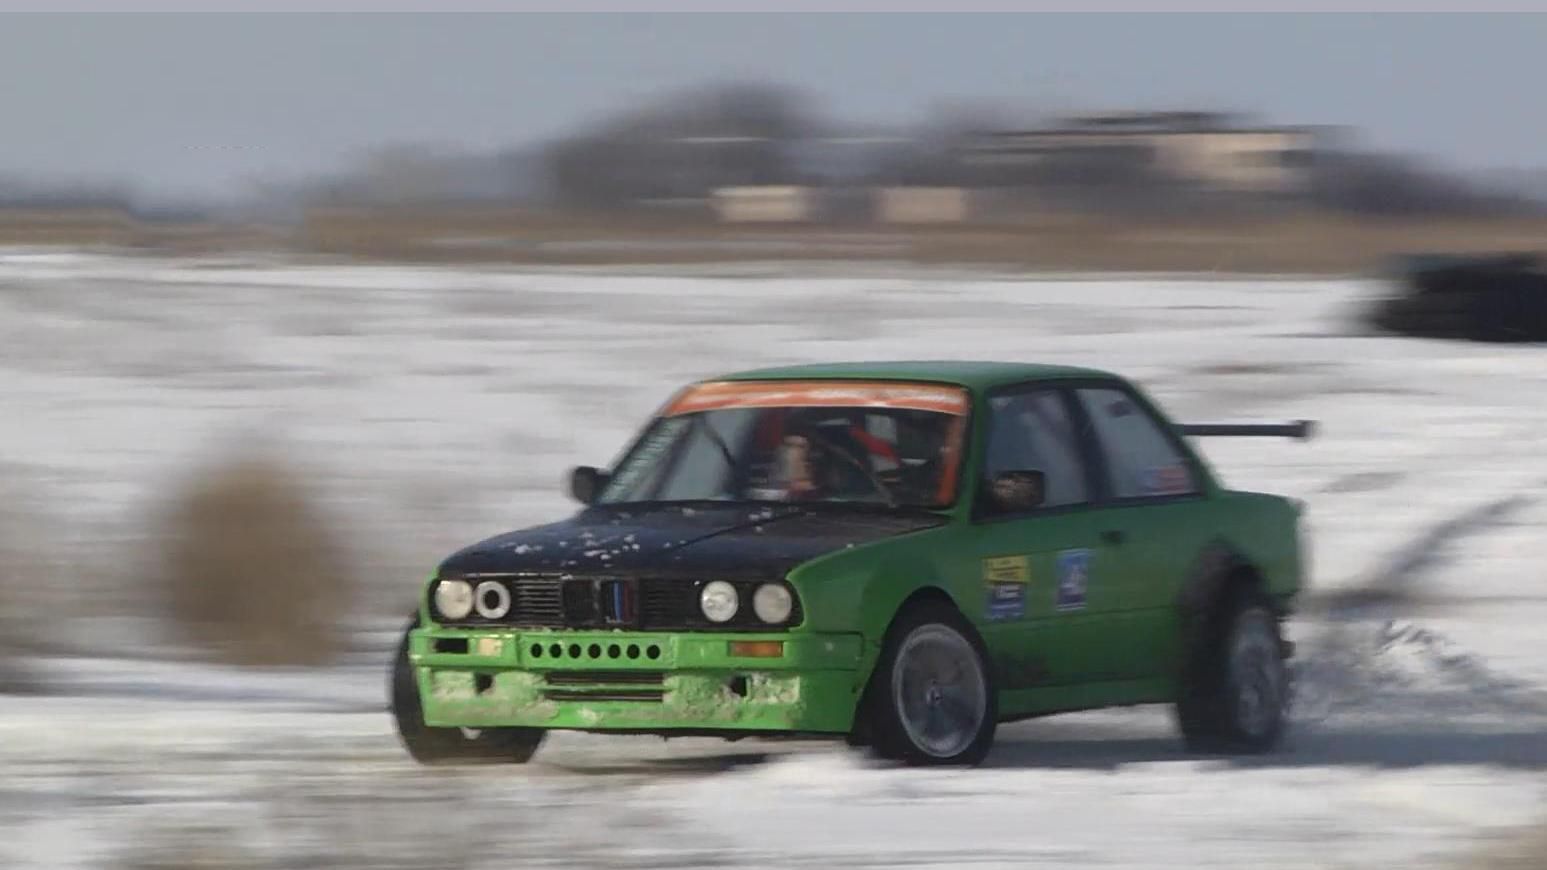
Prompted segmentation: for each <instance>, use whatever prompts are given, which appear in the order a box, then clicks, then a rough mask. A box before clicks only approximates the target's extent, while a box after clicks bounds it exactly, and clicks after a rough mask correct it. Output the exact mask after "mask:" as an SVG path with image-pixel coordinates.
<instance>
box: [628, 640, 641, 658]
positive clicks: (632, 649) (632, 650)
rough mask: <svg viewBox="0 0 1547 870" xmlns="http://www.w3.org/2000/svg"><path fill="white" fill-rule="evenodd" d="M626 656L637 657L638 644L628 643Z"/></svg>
mask: <svg viewBox="0 0 1547 870" xmlns="http://www.w3.org/2000/svg"><path fill="white" fill-rule="evenodd" d="M628 657H629V658H631V659H637V658H639V644H637V643H631V644H629V645H628Z"/></svg>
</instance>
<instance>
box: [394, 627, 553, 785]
mask: <svg viewBox="0 0 1547 870" xmlns="http://www.w3.org/2000/svg"><path fill="white" fill-rule="evenodd" d="M418 625H419V620H418V618H417V617H416V618H415V619H414V620H413V621H412V622H410V623H409V624H408V628H407V629H406V630H404V632H403V639H402V641H400V642H399V643H398V649H397V657H396V658H395V659H394V660H393V663H392V719H393V722H394V723H395V724H396V725H397V733H398V739H400V740H401V741H402V742H403V748H404V749H406V750H408V754H409V756H410V757H412V758H413V759H414V760H415V761H417V762H419V763H420V764H525V763H526V762H528V761H531V760H532V756H533V755H534V754H535V753H536V752H537V747H538V746H540V745H541V744H542V742H543V736H544V735H545V734H546V732H545V731H543V730H542V729H541V728H481V729H471V728H432V727H430V726H429V725H426V724H424V708H423V706H422V705H421V704H420V701H419V686H418V683H417V681H416V680H415V679H414V669H413V664H412V663H411V662H410V661H409V660H408V633H409V632H410V631H412V630H413V629H415V628H416V627H418Z"/></svg>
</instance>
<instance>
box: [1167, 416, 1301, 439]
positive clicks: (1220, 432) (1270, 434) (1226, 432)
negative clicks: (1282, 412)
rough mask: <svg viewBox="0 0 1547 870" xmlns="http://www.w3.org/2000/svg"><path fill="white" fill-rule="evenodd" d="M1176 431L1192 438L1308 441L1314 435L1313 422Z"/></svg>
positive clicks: (1222, 425)
mask: <svg viewBox="0 0 1547 870" xmlns="http://www.w3.org/2000/svg"><path fill="white" fill-rule="evenodd" d="M1176 428H1177V431H1179V432H1181V433H1182V434H1183V435H1188V436H1191V437H1194V438H1200V437H1201V438H1293V439H1295V440H1297V441H1309V440H1311V438H1312V437H1314V436H1315V435H1316V421H1315V420H1295V421H1294V422H1292V423H1181V424H1179V425H1177V427H1176Z"/></svg>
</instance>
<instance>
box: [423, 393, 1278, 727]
mask: <svg viewBox="0 0 1547 870" xmlns="http://www.w3.org/2000/svg"><path fill="white" fill-rule="evenodd" d="M715 380H717V381H868V382H875V381H899V382H906V383H915V384H916V383H931V384H942V385H951V386H956V387H961V388H964V389H965V390H967V391H968V394H969V395H970V401H971V411H970V414H969V415H968V419H969V422H968V424H967V428H966V437H965V443H964V445H963V450H962V457H961V471H960V475H959V479H960V485H959V487H958V493H957V497H956V499H955V501H954V503H953V504H952V505H950V506H948V507H946V508H943V509H940V510H935V511H930V512H928V513H927V515H925V516H923V517H922V518H920V519H919V520H918V521H917V522H914V523H913V524H912V525H910V526H908V527H906V528H905V529H902V530H899V531H897V532H896V533H891V534H886V535H882V536H875V537H871V538H870V539H868V540H861V541H856V542H852V543H849V544H847V545H841V546H837V547H835V548H832V549H829V550H827V551H825V552H821V553H819V554H816V555H814V556H812V557H810V558H805V559H802V560H800V561H798V563H796V564H793V565H791V566H789V567H787V568H786V569H783V570H782V571H781V572H780V574H781V576H782V579H783V580H784V581H785V582H787V584H788V586H789V587H790V588H791V589H792V590H793V592H794V594H795V596H796V600H797V601H798V603H799V604H798V606H799V610H800V613H801V618H800V620H799V622H798V624H795V625H793V626H792V627H789V628H787V629H782V630H767V631H747V630H737V631H716V630H713V629H712V628H710V629H704V628H699V629H693V630H682V631H640V630H630V629H612V630H606V629H600V630H599V629H594V628H588V629H581V628H574V629H568V628H541V629H533V628H515V627H498V626H482V627H480V626H456V625H450V624H444V623H443V622H437V621H436V615H435V611H434V609H433V607H432V605H431V598H430V592H431V588H432V586H433V584H434V582H435V579H436V578H435V577H432V578H431V580H430V583H429V584H427V585H426V587H425V594H424V596H423V597H422V602H421V611H420V614H419V627H418V628H416V629H414V630H413V631H411V633H410V638H409V660H410V662H411V664H412V667H413V669H414V673H415V676H416V679H417V681H418V686H419V692H420V699H421V702H422V706H423V712H424V720H425V722H426V724H428V725H431V726H464V727H491V726H529V727H538V728H551V729H579V730H588V731H619V732H650V733H663V734H669V733H675V732H707V733H722V734H726V735H728V736H731V735H734V734H737V733H743V734H744V733H753V732H756V733H779V732H788V733H797V734H830V735H839V734H844V733H847V732H849V731H850V730H851V729H852V728H853V727H854V726H855V724H856V711H857V709H858V707H859V703H860V699H861V696H862V694H863V693H864V691H865V688H866V685H867V682H868V681H869V679H870V676H871V672H872V670H873V669H874V667H875V666H876V663H877V660H878V658H879V657H880V654H881V651H882V646H883V642H884V640H885V638H886V634H887V629H888V627H889V626H890V625H891V623H892V621H893V619H894V618H895V617H896V616H897V614H898V612H899V611H900V610H901V609H902V608H903V607H904V606H905V605H906V604H907V603H908V602H910V601H911V600H914V599H918V598H931V599H934V600H937V601H949V602H950V603H951V604H952V605H954V607H955V608H956V609H957V610H959V611H960V613H961V614H962V615H963V616H964V617H965V618H966V619H967V620H968V621H969V622H970V623H971V624H972V626H973V627H974V628H975V629H976V630H977V632H978V633H979V635H980V636H981V638H982V640H983V642H984V645H985V648H986V650H987V653H988V658H989V662H988V664H989V666H990V667H991V669H992V672H993V674H994V679H995V682H996V684H997V689H998V692H999V703H998V710H999V718H1000V719H1001V720H1013V719H1018V718H1025V717H1030V716H1038V715H1045V714H1049V713H1056V712H1061V711H1071V710H1080V709H1090V708H1096V707H1104V706H1116V705H1129V704H1141V703H1157V702H1166V701H1171V700H1174V699H1175V698H1176V696H1177V693H1178V691H1179V681H1180V679H1181V672H1182V668H1183V662H1184V658H1185V655H1184V654H1185V647H1186V642H1187V633H1188V631H1189V627H1190V625H1191V624H1192V622H1191V621H1192V620H1193V619H1194V618H1195V616H1196V615H1197V614H1198V613H1199V612H1201V611H1202V610H1204V609H1206V608H1207V607H1208V606H1209V602H1210V601H1212V600H1214V598H1215V597H1216V596H1217V595H1218V594H1219V593H1220V590H1221V589H1222V588H1223V587H1225V586H1227V585H1228V584H1233V583H1249V584H1252V585H1253V586H1254V588H1255V589H1256V590H1257V591H1258V592H1259V593H1261V594H1262V595H1263V596H1264V598H1265V599H1267V600H1269V601H1271V602H1272V603H1273V605H1274V606H1275V607H1276V609H1277V610H1278V612H1279V613H1280V615H1281V616H1287V615H1288V614H1289V613H1290V611H1291V606H1292V603H1293V601H1294V599H1295V596H1296V595H1297V594H1298V593H1299V591H1300V587H1301V584H1302V574H1303V570H1304V566H1303V565H1302V541H1301V534H1300V508H1299V506H1298V504H1297V503H1295V502H1293V501H1291V500H1289V499H1286V498H1282V497H1279V496H1274V495H1267V494H1260V493H1250V492H1239V491H1233V490H1229V489H1226V488H1225V487H1224V486H1223V485H1222V484H1221V483H1220V481H1219V480H1218V479H1217V477H1216V476H1215V474H1214V473H1213V472H1212V470H1211V469H1210V468H1209V467H1208V465H1207V464H1206V463H1205V461H1204V460H1203V458H1202V457H1201V456H1200V455H1199V454H1198V453H1197V452H1196V451H1195V450H1194V449H1193V448H1192V446H1191V445H1190V444H1189V443H1188V442H1187V440H1186V439H1185V438H1184V437H1183V435H1182V434H1181V432H1180V431H1179V430H1178V429H1177V428H1176V426H1175V425H1174V424H1173V423H1171V422H1170V421H1169V419H1168V418H1167V417H1166V416H1165V415H1164V413H1163V412H1161V411H1160V410H1159V409H1158V408H1157V407H1156V406H1155V404H1154V403H1153V402H1152V401H1150V399H1149V398H1148V397H1147V396H1145V395H1144V393H1143V392H1142V391H1141V390H1140V389H1138V388H1137V387H1136V386H1134V385H1133V384H1132V383H1130V382H1129V381H1127V380H1126V379H1124V378H1121V377H1119V376H1117V375H1114V374H1111V373H1108V372H1103V371H1098V370H1093V369H1082V368H1070V367H1059V366H1041V365H1029V364H1014V363H968V362H906V363H871V364H834V365H815V366H795V367H789V368H777V369H765V370H759V371H749V372H741V373H737V374H733V375H728V376H726V377H722V378H718V379H715ZM1030 389H1064V390H1071V391H1072V390H1075V389H1116V390H1120V391H1123V393H1124V394H1126V395H1127V396H1129V397H1130V398H1131V399H1132V400H1133V401H1134V402H1135V403H1136V404H1137V405H1138V406H1139V407H1140V408H1142V409H1143V410H1144V411H1146V412H1147V413H1148V414H1150V415H1152V417H1153V418H1154V419H1155V420H1156V421H1157V423H1158V425H1159V426H1161V427H1163V428H1164V430H1165V431H1166V433H1167V436H1168V437H1169V438H1170V439H1172V440H1173V441H1174V445H1175V447H1176V449H1177V451H1179V454H1180V455H1181V457H1182V458H1183V461H1184V462H1185V464H1186V466H1187V467H1188V468H1189V469H1190V471H1191V482H1192V485H1191V486H1190V487H1189V488H1188V489H1189V492H1187V493H1183V494H1176V495H1168V496H1165V497H1155V498H1134V499H1127V500H1123V499H1116V498H1111V497H1105V498H1098V499H1096V500H1094V501H1092V502H1089V503H1085V504H1080V505H1076V506H1068V507H1051V508H1040V509H1033V510H1029V511H1025V512H1023V513H1017V514H1012V515H1006V516H991V517H990V516H983V515H982V513H981V511H980V510H979V508H978V506H979V505H980V503H981V498H980V495H981V494H980V493H979V489H980V488H982V487H983V484H984V481H983V479H982V478H983V475H982V474H981V471H982V469H983V465H984V462H985V454H986V451H987V448H988V444H987V442H988V437H989V428H990V427H989V426H988V425H985V421H986V420H988V419H989V414H990V413H991V408H990V399H991V397H993V396H995V395H998V394H999V393H1001V392H1002V391H1007V390H1012V391H1013V390H1030ZM1068 395H1071V396H1072V395H1073V394H1072V393H1069V394H1068ZM1071 404H1072V400H1071ZM1092 449H1095V448H1092ZM1102 494H1103V495H1107V496H1109V495H1110V494H1109V493H1105V492H1103V493H1102ZM770 528H772V526H770ZM1118 536H1120V537H1118ZM448 564H449V563H448ZM1071 565H1076V566H1077V568H1071V567H1070V566H1071ZM442 570H443V571H444V570H445V568H444V567H443V569H442ZM1072 570H1079V571H1080V573H1081V575H1082V576H1083V577H1084V582H1083V584H1082V585H1083V589H1082V590H1081V591H1082V595H1081V597H1080V600H1079V601H1078V602H1077V606H1069V602H1068V601H1063V602H1061V601H1060V593H1059V588H1060V586H1059V579H1060V577H1062V576H1066V575H1067V574H1068V572H1070V571H1072ZM1001 593H1003V594H1005V595H1008V596H1010V599H1009V600H1010V603H1011V609H1010V611H1009V612H1005V611H1002V610H1001V611H998V612H996V611H995V606H996V605H995V600H994V599H995V596H996V595H997V594H1001ZM1061 605H1062V606H1061ZM756 641H780V642H782V643H783V647H782V654H780V655H778V656H776V657H771V658H770V657H756V656H747V655H735V654H733V652H732V643H733V642H756Z"/></svg>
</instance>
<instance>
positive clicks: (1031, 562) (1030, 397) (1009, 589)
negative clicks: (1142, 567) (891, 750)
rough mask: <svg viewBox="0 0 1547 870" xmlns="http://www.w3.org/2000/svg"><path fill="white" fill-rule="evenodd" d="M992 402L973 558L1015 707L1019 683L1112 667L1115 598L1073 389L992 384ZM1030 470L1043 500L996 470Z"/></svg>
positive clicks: (1089, 675)
mask: <svg viewBox="0 0 1547 870" xmlns="http://www.w3.org/2000/svg"><path fill="white" fill-rule="evenodd" d="M986 405H987V421H988V428H987V433H986V438H987V440H986V443H985V447H984V450H985V453H984V459H983V462H982V463H980V468H981V473H982V479H981V480H980V481H979V482H978V490H979V492H980V493H981V496H980V499H979V501H978V504H976V505H975V506H974V525H973V541H974V547H973V555H974V556H975V557H976V559H977V564H976V566H974V568H975V569H976V571H977V572H978V573H979V575H980V580H981V583H980V588H981V590H982V601H981V607H982V610H981V611H980V620H979V622H980V624H981V625H982V626H983V632H984V635H985V638H986V639H987V640H988V642H989V644H988V645H989V648H990V649H991V650H993V651H994V652H995V655H996V657H997V659H998V661H997V662H996V664H997V666H998V673H999V675H1000V688H1001V689H1002V690H1004V691H1006V692H1009V693H1012V694H1011V695H1009V696H1006V698H1005V706H1006V708H1007V712H1013V711H1014V709H1015V708H1016V707H1017V703H1016V700H1017V699H1016V698H1015V697H1014V695H1013V693H1015V692H1017V691H1030V690H1036V689H1042V688H1049V687H1053V686H1060V685H1071V684H1080V683H1086V682H1089V681H1090V680H1093V679H1098V678H1099V677H1100V676H1101V674H1102V673H1103V672H1104V671H1105V670H1108V669H1110V662H1109V661H1108V658H1109V653H1108V651H1106V650H1104V649H1102V648H1101V643H1100V638H1101V635H1102V633H1103V630H1102V629H1101V627H1100V625H1101V622H1102V620H1103V619H1104V616H1105V614H1106V613H1107V612H1108V611H1110V610H1111V609H1113V608H1115V607H1117V606H1118V604H1119V602H1118V600H1117V599H1116V598H1114V597H1113V594H1112V590H1111V589H1109V588H1108V584H1107V583H1106V578H1107V574H1108V570H1109V566H1108V559H1107V558H1106V550H1107V549H1108V548H1109V545H1108V544H1107V543H1106V542H1104V541H1103V540H1102V538H1101V525H1100V517H1099V514H1098V512H1097V506H1096V496H1097V493H1098V490H1097V488H1096V481H1097V477H1096V474H1095V469H1094V468H1093V464H1092V462H1091V461H1090V454H1089V451H1088V450H1087V448H1086V447H1085V446H1084V445H1083V444H1082V443H1081V432H1080V427H1079V425H1078V421H1079V417H1078V416H1077V414H1076V409H1075V407H1074V405H1073V400H1072V397H1071V396H1070V395H1069V393H1068V391H1066V390H1064V389H1062V388H1060V387H1056V386H1054V387H1049V386H1047V385H1046V384H1036V385H1028V386H1026V387H1019V388H1014V389H1010V390H1003V391H997V392H995V393H993V394H990V395H989V397H988V398H987V401H986ZM1025 471H1039V472H1041V473H1042V474H1043V476H1044V480H1045V485H1044V487H1043V490H1044V491H1043V494H1042V498H1041V499H1040V502H1039V503H1036V504H1034V505H1030V506H1028V505H1026V504H1024V503H1018V502H1015V501H1014V500H1013V499H1011V500H1008V501H1007V500H1004V499H999V498H996V496H995V483H996V480H997V479H1003V478H1005V477H1006V476H1008V475H1009V474H1010V473H1012V472H1025ZM1021 700H1024V701H1027V702H1028V703H1030V699H1029V697H1025V698H1022V699H1021Z"/></svg>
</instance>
